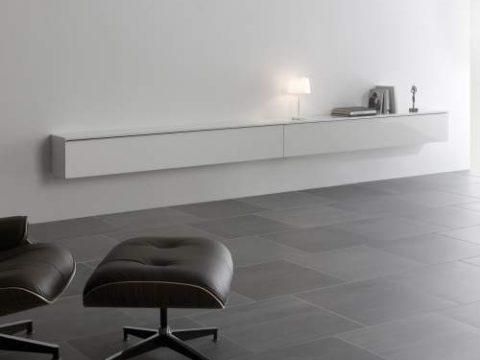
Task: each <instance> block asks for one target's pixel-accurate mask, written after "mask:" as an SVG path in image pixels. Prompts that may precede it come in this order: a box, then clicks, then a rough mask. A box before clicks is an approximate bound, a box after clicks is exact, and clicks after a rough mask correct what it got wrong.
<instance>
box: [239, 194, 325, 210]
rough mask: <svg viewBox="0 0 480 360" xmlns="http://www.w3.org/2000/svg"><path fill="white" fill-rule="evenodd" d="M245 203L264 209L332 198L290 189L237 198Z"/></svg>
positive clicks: (294, 205)
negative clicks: (290, 190) (282, 191)
mask: <svg viewBox="0 0 480 360" xmlns="http://www.w3.org/2000/svg"><path fill="white" fill-rule="evenodd" d="M239 200H240V201H242V202H245V203H247V204H251V205H255V206H258V207H261V208H264V209H270V210H281V209H288V208H298V207H310V206H315V205H321V204H331V203H332V202H333V200H331V199H327V198H322V197H321V196H315V195H311V194H308V193H306V192H300V191H292V192H286V193H280V194H271V195H263V196H253V197H247V198H242V199H239Z"/></svg>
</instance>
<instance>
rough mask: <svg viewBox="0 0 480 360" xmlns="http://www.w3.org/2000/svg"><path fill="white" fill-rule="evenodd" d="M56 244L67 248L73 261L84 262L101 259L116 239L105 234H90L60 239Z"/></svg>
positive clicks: (115, 242)
mask: <svg viewBox="0 0 480 360" xmlns="http://www.w3.org/2000/svg"><path fill="white" fill-rule="evenodd" d="M57 244H58V245H59V246H61V247H63V248H65V249H67V250H69V251H70V252H71V253H72V255H73V257H74V259H75V261H77V262H85V261H90V260H97V259H103V258H104V257H105V255H107V254H108V253H109V252H110V250H111V249H112V248H113V247H114V246H116V245H118V241H116V240H115V239H112V238H111V237H108V236H105V235H90V236H81V237H75V238H67V239H62V240H59V241H58V242H57Z"/></svg>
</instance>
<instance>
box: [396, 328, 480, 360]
mask: <svg viewBox="0 0 480 360" xmlns="http://www.w3.org/2000/svg"><path fill="white" fill-rule="evenodd" d="M479 354H480V334H471V333H468V334H456V335H452V336H448V337H444V338H440V339H435V340H433V341H427V342H425V343H421V344H416V345H415V346H412V347H408V348H405V349H402V350H400V351H397V352H395V353H393V354H390V355H389V356H388V359H389V360H390V359H391V360H452V359H455V360H476V359H478V355H479Z"/></svg>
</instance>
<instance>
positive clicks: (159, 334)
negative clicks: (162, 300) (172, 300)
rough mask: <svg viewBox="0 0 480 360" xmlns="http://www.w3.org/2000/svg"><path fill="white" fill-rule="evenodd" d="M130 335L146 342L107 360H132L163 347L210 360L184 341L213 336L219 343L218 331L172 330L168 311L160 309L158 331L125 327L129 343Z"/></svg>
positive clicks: (141, 342) (124, 336)
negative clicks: (169, 324) (168, 319)
mask: <svg viewBox="0 0 480 360" xmlns="http://www.w3.org/2000/svg"><path fill="white" fill-rule="evenodd" d="M129 335H132V336H135V337H138V338H141V339H144V340H142V341H140V342H139V343H137V344H135V345H133V346H132V347H130V348H128V349H126V350H123V351H121V352H119V353H117V354H115V355H112V356H110V357H109V358H107V360H120V359H121V360H123V359H130V358H133V357H136V356H139V355H141V354H144V353H147V352H150V351H153V350H155V349H158V348H161V347H167V348H169V349H172V350H173V351H176V352H178V353H179V354H182V355H184V356H186V357H187V358H189V359H192V360H209V359H208V358H207V357H205V356H204V355H203V354H201V353H199V352H198V351H197V350H195V349H193V348H192V347H190V346H189V345H187V344H186V343H185V342H184V340H193V339H197V338H200V337H204V336H213V340H214V341H217V338H218V329H217V328H201V329H187V330H172V329H170V327H169V326H168V321H167V309H160V328H159V329H158V330H154V329H144V328H138V327H124V328H123V339H124V340H125V341H127V340H128V336H129Z"/></svg>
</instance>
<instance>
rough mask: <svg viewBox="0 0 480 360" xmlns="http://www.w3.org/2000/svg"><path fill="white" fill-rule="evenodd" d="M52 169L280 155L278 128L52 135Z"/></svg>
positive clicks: (118, 170) (133, 167)
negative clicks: (74, 136)
mask: <svg viewBox="0 0 480 360" xmlns="http://www.w3.org/2000/svg"><path fill="white" fill-rule="evenodd" d="M53 148H54V151H53V154H54V163H53V168H54V172H55V174H56V175H58V176H61V177H64V178H67V179H69V178H80V177H89V176H99V175H112V174H123V173H132V172H141V171H151V170H163V169H175V168H183V167H194V166H201V165H213V164H225V163H234V162H243V161H253V160H264V159H272V158H280V157H282V156H283V129H282V127H281V126H264V127H254V128H239V129H222V130H208V131H191V132H190V131H182V132H176V133H159V134H156V133H152V134H140V135H122V136H113V137H99V138H85V139H81V138H79V139H75V138H65V137H61V136H54V137H53Z"/></svg>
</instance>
